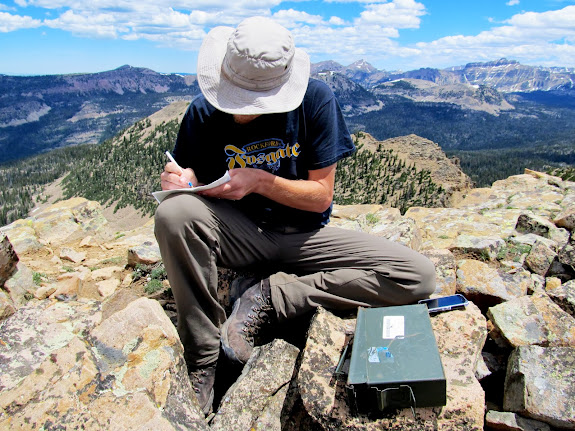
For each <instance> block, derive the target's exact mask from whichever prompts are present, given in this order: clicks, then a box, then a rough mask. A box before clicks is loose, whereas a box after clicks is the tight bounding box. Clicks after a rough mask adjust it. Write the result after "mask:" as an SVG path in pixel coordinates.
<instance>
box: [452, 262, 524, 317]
mask: <svg viewBox="0 0 575 431" xmlns="http://www.w3.org/2000/svg"><path fill="white" fill-rule="evenodd" d="M526 275H527V274H526V272H523V271H518V272H515V273H512V274H509V273H505V272H502V271H499V270H497V269H496V268H493V267H491V266H489V265H487V264H486V263H484V262H480V261H478V260H473V259H463V260H460V261H458V262H457V291H458V292H460V293H462V294H463V295H465V296H466V297H467V299H469V300H471V301H473V302H474V303H475V304H476V305H477V306H478V307H480V308H481V309H486V308H488V307H490V306H493V305H495V304H499V303H501V302H503V301H509V300H511V299H513V298H517V297H520V296H523V295H525V294H526V293H527V290H528V289H529V288H532V286H533V281H532V279H531V277H526Z"/></svg>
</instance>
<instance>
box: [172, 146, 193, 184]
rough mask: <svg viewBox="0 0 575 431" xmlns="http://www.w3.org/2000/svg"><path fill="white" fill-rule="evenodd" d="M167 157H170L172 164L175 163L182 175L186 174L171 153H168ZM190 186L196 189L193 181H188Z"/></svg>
mask: <svg viewBox="0 0 575 431" xmlns="http://www.w3.org/2000/svg"><path fill="white" fill-rule="evenodd" d="M166 156H168V159H170V162H172V163H174V164H175V165H176V166H177V167H178V169H179V170H180V172H181V173H182V175H183V174H184V170H183V169H182V167H181V166H180V165H178V162H176V160H175V159H174V158H173V157H172V155H171V154H170V152H169V151H166ZM188 185H189V186H190V187H194V185H193V184H192V183H191V181H188Z"/></svg>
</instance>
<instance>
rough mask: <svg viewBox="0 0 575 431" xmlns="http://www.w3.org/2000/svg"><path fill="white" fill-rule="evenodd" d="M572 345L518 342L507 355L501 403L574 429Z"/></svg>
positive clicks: (574, 374)
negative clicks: (552, 345)
mask: <svg viewBox="0 0 575 431" xmlns="http://www.w3.org/2000/svg"><path fill="white" fill-rule="evenodd" d="M574 381H575V349H574V348H571V347H540V346H521V347H518V348H517V349H515V350H514V351H513V353H512V354H511V356H510V357H509V363H508V368H507V375H506V378H505V395H504V403H503V407H504V409H505V410H507V411H511V412H516V413H519V414H520V415H522V416H527V417H530V418H533V419H536V420H539V421H543V422H545V423H548V424H550V425H552V426H554V427H560V428H567V429H575V386H574V385H573V382H574Z"/></svg>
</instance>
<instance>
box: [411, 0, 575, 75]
mask: <svg viewBox="0 0 575 431" xmlns="http://www.w3.org/2000/svg"><path fill="white" fill-rule="evenodd" d="M504 24H505V25H501V26H499V27H494V28H492V29H491V30H488V31H483V32H481V33H479V34H477V35H475V36H461V35H456V36H449V37H444V38H441V39H437V40H435V41H433V42H429V43H423V42H422V43H418V44H416V48H417V49H418V50H419V52H420V55H419V59H420V61H422V62H425V61H428V62H429V63H432V62H434V63H436V64H437V62H438V61H441V60H442V59H443V62H444V63H447V62H449V63H451V64H460V63H463V62H468V61H477V60H482V59H485V60H492V59H495V58H499V57H508V58H513V59H517V60H520V61H521V62H525V63H530V64H541V65H546V64H555V65H557V64H561V65H565V66H575V46H574V45H573V42H575V6H567V7H565V8H563V9H560V10H556V11H547V12H540V13H536V12H525V13H521V14H517V15H514V16H513V17H511V18H510V19H509V20H507V21H505V23H504ZM458 61H459V63H457V62H458Z"/></svg>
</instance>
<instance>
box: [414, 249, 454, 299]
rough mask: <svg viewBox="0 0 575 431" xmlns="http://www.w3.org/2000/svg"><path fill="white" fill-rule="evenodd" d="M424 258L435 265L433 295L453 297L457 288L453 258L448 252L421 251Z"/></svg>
mask: <svg viewBox="0 0 575 431" xmlns="http://www.w3.org/2000/svg"><path fill="white" fill-rule="evenodd" d="M421 254H423V255H424V256H425V257H427V258H428V259H429V260H431V261H432V262H433V264H434V265H435V283H436V287H435V292H433V294H434V295H439V296H447V295H453V294H454V293H455V290H456V288H457V282H456V273H455V272H456V268H457V265H456V263H455V256H453V253H451V252H450V251H449V250H423V251H421Z"/></svg>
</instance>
